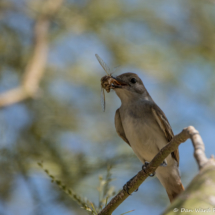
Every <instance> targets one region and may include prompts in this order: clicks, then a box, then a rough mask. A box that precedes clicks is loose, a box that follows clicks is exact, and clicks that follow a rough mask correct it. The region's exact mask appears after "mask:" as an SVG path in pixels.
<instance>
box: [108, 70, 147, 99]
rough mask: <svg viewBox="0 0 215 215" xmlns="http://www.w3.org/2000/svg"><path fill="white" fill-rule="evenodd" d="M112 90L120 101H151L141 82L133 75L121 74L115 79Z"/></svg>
mask: <svg viewBox="0 0 215 215" xmlns="http://www.w3.org/2000/svg"><path fill="white" fill-rule="evenodd" d="M112 78H114V79H115V80H116V82H115V83H114V85H112V87H111V88H112V89H114V91H115V92H116V94H117V95H118V97H119V98H120V99H121V101H122V102H123V101H128V100H138V99H146V100H151V97H150V95H149V93H148V92H147V90H146V88H145V86H144V84H143V82H142V80H141V79H140V78H139V76H138V75H137V74H135V73H123V74H121V75H119V76H117V77H112Z"/></svg>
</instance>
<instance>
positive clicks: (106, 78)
mask: <svg viewBox="0 0 215 215" xmlns="http://www.w3.org/2000/svg"><path fill="white" fill-rule="evenodd" d="M95 56H96V58H97V60H98V62H99V63H100V65H101V66H102V68H103V69H104V71H105V72H106V73H107V76H104V77H103V78H102V79H101V104H102V109H103V111H105V91H104V90H106V91H107V92H108V93H109V92H110V86H111V80H112V74H113V73H111V69H110V68H109V67H108V66H107V64H106V63H105V62H104V61H103V60H102V59H101V58H100V57H99V55H97V54H96V55H95ZM105 82H106V83H107V82H108V84H104V83H105Z"/></svg>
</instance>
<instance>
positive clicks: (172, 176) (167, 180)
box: [156, 166, 184, 202]
mask: <svg viewBox="0 0 215 215" xmlns="http://www.w3.org/2000/svg"><path fill="white" fill-rule="evenodd" d="M156 175H157V178H158V179H159V181H160V182H161V184H162V185H163V186H164V188H165V189H166V192H167V195H168V197H169V200H170V202H172V201H173V200H174V199H175V198H176V197H177V196H178V195H179V194H180V193H181V192H182V191H183V190H184V186H183V184H182V182H181V178H180V174H179V171H178V168H177V167H176V166H174V167H173V166H167V167H158V169H157V171H156Z"/></svg>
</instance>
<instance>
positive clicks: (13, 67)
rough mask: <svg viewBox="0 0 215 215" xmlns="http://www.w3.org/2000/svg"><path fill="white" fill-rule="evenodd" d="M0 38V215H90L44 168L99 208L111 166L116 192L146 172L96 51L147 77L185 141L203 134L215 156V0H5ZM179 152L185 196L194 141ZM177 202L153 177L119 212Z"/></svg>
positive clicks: (0, 5)
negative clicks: (187, 133) (103, 82)
mask: <svg viewBox="0 0 215 215" xmlns="http://www.w3.org/2000/svg"><path fill="white" fill-rule="evenodd" d="M0 35H1V36H0V108H1V109H0V136H1V141H0V214H3V215H12V214H16V215H37V214H40V215H46V214H52V215H55V214H62V215H67V214H72V215H73V214H74V215H75V214H80V215H82V214H83V215H85V214H87V212H86V211H84V210H83V209H81V208H80V206H79V205H78V204H77V203H76V202H75V201H73V200H72V199H71V198H70V197H69V196H68V195H67V194H65V193H64V192H63V191H62V190H60V189H59V187H58V186H56V185H55V184H53V183H51V180H50V178H49V177H48V176H47V175H46V174H45V173H44V171H43V169H41V168H40V167H39V166H38V165H37V162H41V161H43V165H44V166H45V168H46V169H48V170H49V172H50V173H51V174H52V175H54V176H55V177H56V178H57V179H60V180H61V181H62V182H63V183H64V184H65V185H66V186H67V187H69V188H71V189H72V190H74V191H75V192H76V193H78V194H79V195H80V196H82V197H83V198H84V197H86V198H88V199H89V200H90V201H92V202H94V204H95V205H98V202H99V191H98V186H99V184H100V183H101V176H103V177H104V176H105V175H106V172H107V166H108V165H110V164H111V165H112V169H111V174H112V178H113V179H114V180H113V181H111V183H110V186H111V187H112V186H114V187H115V188H114V189H115V191H116V192H117V191H118V190H120V189H121V188H122V186H123V185H124V184H125V183H126V182H127V181H128V180H129V179H130V178H131V177H133V176H134V175H135V174H136V173H137V171H139V170H140V169H141V165H142V164H141V163H140V161H139V160H138V159H137V158H136V157H135V155H134V153H133V152H132V150H131V149H130V147H129V146H128V145H127V144H126V143H124V142H123V141H122V140H121V138H120V137H118V135H117V134H116V131H115V127H114V114H115V111H116V109H117V108H118V107H119V106H120V101H119V99H118V98H117V96H116V95H115V93H114V92H110V93H109V94H106V111H105V112H102V108H101V101H100V93H101V88H100V79H101V77H102V76H104V75H105V72H104V71H103V69H102V67H101V66H100V65H99V63H98V61H97V59H96V58H95V54H96V53H97V54H99V56H100V57H101V58H102V59H103V60H104V61H105V62H106V63H107V64H108V65H109V66H110V67H111V68H114V71H115V73H114V75H119V74H121V73H125V72H134V73H137V74H138V75H139V76H140V77H141V79H142V80H143V82H144V84H145V86H146V88H147V89H148V91H149V93H150V94H151V96H152V98H153V99H154V100H155V102H156V103H157V104H158V105H159V106H160V107H161V109H162V110H163V111H164V112H165V114H166V116H167V118H168V119H169V121H170V124H171V126H172V128H173V131H174V133H175V134H177V133H179V132H180V131H181V130H182V129H183V128H184V127H187V126H189V125H193V126H195V128H196V129H197V130H199V132H200V134H201V136H202V138H203V141H204V143H205V146H206V154H207V156H210V155H211V154H213V153H214V151H215V144H214V138H213V137H214V134H215V93H214V90H215V72H214V70H215V1H214V0H205V1H201V0H180V1H179V0H176V1H171V0H164V1H160V0H151V1H143V0H142V1H140V0H115V1H112V0H110V1H107V0H104V1H100V0H65V1H63V0H1V1H0ZM179 151H180V159H181V160H180V171H181V176H182V182H183V184H184V185H185V187H186V186H187V185H188V184H189V182H190V181H191V179H192V178H193V177H194V176H195V174H196V173H197V172H198V169H197V165H196V163H195V160H194V158H193V148H192V144H191V142H190V141H187V142H186V143H183V144H182V145H181V146H180V147H179ZM99 177H100V179H99ZM111 189H113V188H111ZM168 204H169V200H168V198H167V195H166V192H165V190H164V188H163V187H162V186H161V185H160V183H159V181H158V180H157V179H156V178H148V179H147V180H146V181H145V182H144V183H143V184H142V185H141V187H140V188H139V191H138V192H137V193H134V194H133V195H132V196H130V197H129V198H128V199H127V200H126V201H125V202H124V203H123V204H122V205H120V207H119V208H118V209H117V210H116V211H115V212H114V213H113V214H114V215H119V214H122V213H124V212H126V211H130V210H135V211H134V212H132V213H131V214H149V213H150V214H160V213H161V212H162V211H163V210H164V209H165V207H166V206H167V205H168Z"/></svg>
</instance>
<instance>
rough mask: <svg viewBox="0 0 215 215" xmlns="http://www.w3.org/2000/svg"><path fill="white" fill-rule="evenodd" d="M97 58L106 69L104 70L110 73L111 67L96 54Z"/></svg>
mask: <svg viewBox="0 0 215 215" xmlns="http://www.w3.org/2000/svg"><path fill="white" fill-rule="evenodd" d="M96 58H97V60H98V61H99V63H100V65H101V66H102V68H103V69H104V71H105V72H106V73H107V75H110V68H109V67H108V65H107V64H106V63H105V62H104V61H103V60H102V59H101V58H100V57H99V56H98V55H97V54H96Z"/></svg>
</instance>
